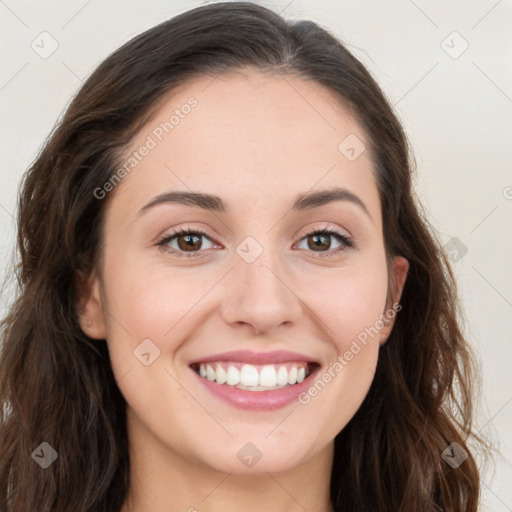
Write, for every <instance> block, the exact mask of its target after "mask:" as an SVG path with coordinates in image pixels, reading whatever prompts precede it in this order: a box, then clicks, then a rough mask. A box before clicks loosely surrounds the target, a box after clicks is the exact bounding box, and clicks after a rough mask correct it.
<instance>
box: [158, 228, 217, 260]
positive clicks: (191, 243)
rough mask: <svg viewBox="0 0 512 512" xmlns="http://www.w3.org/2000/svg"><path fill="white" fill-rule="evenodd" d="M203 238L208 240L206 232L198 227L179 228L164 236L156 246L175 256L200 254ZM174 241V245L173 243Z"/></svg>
mask: <svg viewBox="0 0 512 512" xmlns="http://www.w3.org/2000/svg"><path fill="white" fill-rule="evenodd" d="M203 239H207V240H209V241H210V243H211V240H210V238H209V237H208V235H207V234H206V233H204V232H203V231H201V230H198V229H181V230H180V231H177V232H175V233H171V234H170V235H167V236H165V237H164V238H162V239H161V240H160V241H159V242H158V244H157V245H158V246H159V247H161V248H162V250H164V251H166V252H170V253H172V254H174V255H176V256H188V257H194V256H200V251H201V250H202V249H204V247H202V245H203V243H204V242H203ZM175 243H176V245H174V244H175Z"/></svg>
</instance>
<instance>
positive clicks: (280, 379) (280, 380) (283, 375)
mask: <svg viewBox="0 0 512 512" xmlns="http://www.w3.org/2000/svg"><path fill="white" fill-rule="evenodd" d="M286 384H288V370H287V369H286V367H285V366H281V368H279V370H278V371H277V385H278V386H284V385H286Z"/></svg>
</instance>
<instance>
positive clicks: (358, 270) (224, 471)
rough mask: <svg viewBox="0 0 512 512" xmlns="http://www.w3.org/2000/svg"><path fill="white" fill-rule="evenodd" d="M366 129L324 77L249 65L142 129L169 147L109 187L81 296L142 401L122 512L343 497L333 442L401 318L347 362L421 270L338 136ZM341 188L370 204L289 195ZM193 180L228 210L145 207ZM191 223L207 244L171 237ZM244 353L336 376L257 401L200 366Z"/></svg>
mask: <svg viewBox="0 0 512 512" xmlns="http://www.w3.org/2000/svg"><path fill="white" fill-rule="evenodd" d="M192 96H193V97H194V98H195V99H196V100H197V106H195V108H193V109H191V110H190V112H189V113H188V114H187V115H184V116H183V117H181V118H180V120H179V123H178V124H176V126H174V128H173V129H172V131H169V133H164V134H163V136H162V137H161V139H162V140H158V139H157V137H156V135H155V132H154V130H155V129H156V128H157V127H158V126H159V125H160V124H161V123H164V122H166V121H169V118H170V116H171V115H172V113H173V111H174V109H176V108H178V109H179V108H180V107H181V106H182V105H184V104H186V103H187V99H189V98H190V97H192ZM187 111H188V109H187ZM156 133H159V132H158V131H157V132H156ZM350 134H355V135H356V136H357V137H358V138H359V139H360V140H361V141H362V142H364V141H367V139H366V135H365V133H364V132H363V130H362V129H361V127H360V126H359V125H358V124H357V122H356V121H355V120H354V118H353V117H352V116H351V115H350V114H349V112H348V110H346V109H345V108H344V107H343V105H341V104H340V103H339V102H338V101H337V100H336V99H335V98H334V97H333V96H332V95H331V93H329V91H327V90H326V89H324V88H322V86H320V85H319V84H316V83H312V82H305V81H303V80H301V79H298V78H295V77H290V76H286V77H285V78H284V77H283V76H277V75H270V74H263V73H261V72H259V71H256V70H253V69H246V70H244V72H243V74H230V75H221V76H219V77H217V78H216V79H214V80H213V81H212V78H206V77H204V78H201V79H196V80H194V81H191V82H189V83H187V84H186V86H183V87H181V88H180V89H178V90H175V91H173V92H172V94H171V95H169V96H167V97H166V98H164V99H163V100H162V102H161V103H160V105H159V108H158V111H157V113H156V115H155V117H154V118H153V119H152V120H151V121H150V122H149V123H148V125H147V126H146V127H145V128H144V129H142V130H141V131H140V133H139V134H138V135H137V137H136V140H134V141H133V144H132V146H131V148H130V150H129V151H128V152H127V157H128V156H129V155H130V154H131V153H133V151H135V150H136V149H137V148H140V147H141V146H142V145H144V144H145V141H147V140H148V137H151V138H152V139H153V140H154V141H155V142H156V146H155V147H154V148H152V149H151V150H150V151H149V152H148V154H147V155H146V156H144V158H142V159H141V161H140V162H139V163H138V164H137V166H136V167H135V168H134V169H133V170H132V171H131V172H130V173H129V174H128V175H126V176H125V177H124V178H123V179H122V181H121V182H120V183H119V184H118V185H117V186H116V188H115V190H114V191H113V192H110V196H109V197H108V198H107V199H108V201H109V202H108V208H107V210H106V220H105V232H104V241H105V248H104V253H103V259H102V260H101V265H100V266H99V268H97V269H96V271H95V272H94V273H93V274H92V275H91V276H88V281H87V283H85V285H84V293H83V299H82V301H81V314H82V318H83V320H82V329H83V330H84V332H85V333H86V334H88V335H89V336H90V337H93V338H96V339H98V340H102V339H106V340H107V343H108V347H109V351H110V357H111V363H112V368H113V371H114V374H115V376H116V379H117V381H118V385H119V388H120V390H121V392H122V393H123V395H124V397H125V398H126V401H127V404H128V409H127V417H128V432H129V438H130V457H131V485H130V490H129V496H128V499H127V500H126V502H125V504H124V505H123V509H122V512H145V511H148V510H151V511H153V512H164V511H165V512H169V511H182V512H186V511H189V512H193V511H194V510H197V511H200V512H214V511H221V510H222V511H223V512H231V511H240V510H244V511H247V512H252V511H260V510H265V511H267V512H274V511H279V512H281V511H283V510H287V511H290V512H295V511H301V512H303V511H304V510H308V511H311V512H313V511H315V512H328V511H330V510H332V508H331V504H330V497H329V483H330V474H331V468H332V459H333V447H334V438H335V436H336V434H337V433H338V432H340V431H341V430H342V429H343V428H344V426H345V425H346V424H347V423H348V422H349V420H350V419H351V418H352V417H353V415H354V414H355V412H356V411H357V410H358V408H359V407H360V405H361V403H362V402H363V400H364V398H365V396H366V394H367V392H368V389H369V387H370V384H371V382H372V379H373V371H374V370H375V367H376V364H377V359H378V352H379V347H380V345H381V344H382V343H385V341H386V340H387V338H388V336H389V333H390V331H391V329H392V326H393V322H394V319H395V318H396V315H394V316H393V317H392V318H391V319H390V320H389V321H388V322H387V323H386V325H384V327H382V326H380V327H381V328H380V329H379V332H378V334H377V335H375V336H372V337H369V338H368V341H367V343H366V344H365V345H363V344H361V343H359V345H360V348H361V350H360V351H358V352H357V353H355V354H354V355H353V357H351V358H350V360H346V359H344V360H345V361H346V363H347V364H346V365H344V367H343V370H342V371H337V372H336V371H333V370H332V367H333V363H334V362H335V361H336V360H337V357H338V355H342V356H343V354H346V352H347V351H350V350H351V347H353V342H354V340H356V339H357V336H358V335H359V334H360V333H361V332H363V331H364V329H365V328H368V327H370V326H374V325H376V322H377V321H378V320H379V319H380V318H382V316H381V315H383V314H386V313H387V312H389V311H390V310H392V307H393V304H396V303H398V301H399V299H400V294H401V292H402V289H403V284H404V281H405V278H406V275H407V270H408V262H407V261H406V260H405V259H404V258H400V257H397V258H395V260H394V262H393V266H392V267H391V268H390V269H389V271H390V273H391V274H389V275H388V268H387V266H386V260H385V252H384V241H383V235H382V217H381V211H380V208H381V207H380V200H379V195H378V190H377V185H376V183H375V179H374V176H373V172H372V162H371V161H370V157H369V154H368V152H367V151H363V152H362V154H361V155H360V156H359V157H358V158H356V159H354V160H353V161H351V160H350V159H348V158H347V157H346V154H344V153H343V152H340V150H339V149H338V146H339V144H340V142H342V141H343V140H344V139H345V138H346V137H347V136H349V135H350ZM161 135H162V134H161ZM366 146H368V144H366ZM334 187H339V188H345V189H348V190H349V191H350V192H351V193H353V194H355V195H356V196H357V197H358V198H359V199H360V200H361V202H362V203H363V204H364V205H365V208H366V210H367V211H365V209H364V208H363V207H361V206H360V205H359V204H356V202H353V201H349V200H336V201H331V202H328V203H326V204H322V205H320V206H317V207H314V208H310V209H304V210H297V211H295V210H292V209H291V206H292V204H293V202H294V201H295V199H296V198H297V197H298V195H300V194H304V193H308V192H316V191H319V190H324V189H332V188H334ZM178 190H179V191H186V192H191V191H194V192H202V193H208V194H214V195H216V196H219V197H220V198H222V200H223V201H224V202H225V203H226V204H227V210H226V211H225V212H220V211H216V212H214V211H208V210H205V209H202V208H199V207H197V206H193V205H183V204H176V203H160V204H158V205H155V206H154V207H152V208H148V209H147V210H145V211H144V212H143V213H140V210H141V209H142V208H143V207H144V206H145V205H147V204H148V203H150V202H151V201H152V200H153V199H154V198H155V197H157V196H159V195H160V194H163V193H165V192H169V191H178ZM180 228H189V229H190V230H192V231H194V230H195V229H200V230H201V231H204V232H205V233H206V236H201V235H197V236H199V240H197V242H196V247H198V249H193V250H191V249H188V250H187V245H186V240H185V238H184V236H183V235H181V237H175V238H174V239H172V241H168V242H167V243H166V245H165V246H158V242H159V240H161V239H162V238H163V237H165V236H166V235H168V234H172V233H173V232H174V231H175V230H179V229H180ZM324 228H328V229H334V230H336V231H337V232H338V233H340V234H341V235H344V236H346V237H349V238H350V239H351V240H352V241H353V244H354V245H353V247H347V246H345V245H344V242H342V241H339V239H337V238H336V237H334V236H332V235H324V236H325V237H326V238H325V239H320V240H318V239H317V242H320V243H319V244H318V245H317V246H315V244H314V243H313V242H312V240H313V241H314V233H315V232H317V231H319V230H321V229H324ZM247 237H252V240H254V241H256V242H257V246H259V247H261V249H262V252H261V254H259V256H258V257H257V258H256V259H255V260H254V261H253V262H251V263H248V262H247V261H246V260H245V259H244V258H243V257H241V256H240V254H239V253H237V250H236V249H237V247H239V246H240V244H241V243H242V242H244V241H246V238H247ZM184 240H185V241H184ZM257 246H256V245H252V246H243V247H248V248H249V250H251V251H253V250H255V247H257ZM315 247H318V248H316V249H315ZM340 248H341V249H340ZM171 251H176V253H178V252H179V253H181V254H182V256H181V257H180V256H178V255H177V254H176V253H173V252H171ZM185 253H186V254H190V253H195V255H194V256H192V257H187V256H186V254H185ZM389 279H392V280H394V282H395V283H396V284H397V292H396V294H395V296H393V297H392V299H391V300H387V292H388V284H389ZM88 320H90V321H91V323H90V325H88V324H87V321H88ZM145 339H149V340H151V343H152V344H153V345H148V346H150V347H152V346H156V347H158V350H159V351H160V353H159V355H158V356H157V357H156V358H154V360H153V362H151V364H149V365H148V366H146V365H145V364H143V363H141V361H140V360H139V359H138V358H137V357H134V350H136V349H137V347H138V346H139V345H140V344H141V342H142V341H143V340H145ZM98 342H99V343H102V342H103V341H98ZM238 349H247V350H253V351H255V352H267V351H271V350H291V351H295V352H299V353H301V354H305V355H308V356H311V357H313V358H315V359H316V360H317V361H318V362H319V363H320V365H321V370H320V372H319V374H318V375H319V376H321V375H322V374H323V373H325V372H327V370H328V369H329V368H331V376H332V375H333V373H334V375H335V376H334V377H332V378H331V379H330V381H329V383H328V384H327V385H326V386H325V387H324V388H323V389H322V390H321V391H319V392H318V394H317V395H316V396H314V397H310V398H311V399H310V401H309V402H308V403H299V401H294V402H293V403H291V404H289V405H286V406H285V407H283V408H280V409H277V410H273V411H246V410H241V409H238V408H236V407H233V406H232V405H229V404H227V403H225V402H223V401H221V400H219V399H218V398H217V397H216V396H214V395H212V393H211V392H210V391H209V390H208V389H206V388H205V387H204V386H203V385H202V383H201V382H200V378H199V377H198V375H197V374H196V373H195V372H194V371H193V370H192V369H191V368H190V367H189V363H190V361H192V360H193V359H197V358H200V357H203V356H209V355H211V354H214V353H218V352H224V351H230V350H238ZM151 357H152V358H153V357H154V356H153V355H152V356H151ZM319 378H320V377H319ZM248 442H250V443H252V444H253V445H255V446H256V447H257V448H258V450H259V452H260V453H261V458H260V459H259V460H258V462H257V463H256V464H255V465H254V466H252V467H247V466H246V465H244V464H243V463H242V462H241V460H240V459H239V458H238V457H237V453H238V452H239V450H240V449H241V448H242V447H243V446H244V445H246V443H248Z"/></svg>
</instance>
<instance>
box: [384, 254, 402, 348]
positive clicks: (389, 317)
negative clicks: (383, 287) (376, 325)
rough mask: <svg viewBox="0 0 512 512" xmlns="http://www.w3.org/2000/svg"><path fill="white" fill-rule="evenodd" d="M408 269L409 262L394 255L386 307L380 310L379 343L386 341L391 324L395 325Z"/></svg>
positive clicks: (391, 327)
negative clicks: (382, 325) (381, 325)
mask: <svg viewBox="0 0 512 512" xmlns="http://www.w3.org/2000/svg"><path fill="white" fill-rule="evenodd" d="M408 271H409V262H408V261H407V260H406V259H405V258H403V257H402V256H395V258H394V259H393V268H392V269H391V277H390V280H391V284H390V290H389V292H388V298H387V301H386V307H385V309H384V311H383V312H382V321H383V323H384V327H383V328H382V329H381V331H380V334H379V344H380V345H383V344H384V343H386V341H387V339H388V338H389V335H390V334H391V331H392V330H393V326H394V325H395V320H396V316H397V315H398V312H399V310H400V309H401V306H400V304H399V303H400V297H401V296H402V291H403V289H404V285H405V280H406V278H407V273H408Z"/></svg>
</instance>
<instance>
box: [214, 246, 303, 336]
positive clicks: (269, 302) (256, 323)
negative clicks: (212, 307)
mask: <svg viewBox="0 0 512 512" xmlns="http://www.w3.org/2000/svg"><path fill="white" fill-rule="evenodd" d="M234 260H235V261H234V268H233V270H232V271H231V272H230V273H229V277H228V280H227V282H226V285H225V286H226V290H225V294H226V295H225V299H224V300H223V303H222V308H221V309H222V315H223V318H224V320H225V321H226V322H228V323H229V324H231V325H238V326H240V325H245V326H250V327H251V328H252V330H253V332H252V334H253V335H261V334H266V333H270V332H272V331H275V330H277V329H278V328H279V327H280V326H283V325H288V327H291V326H292V325H294V324H295V323H296V322H297V321H298V319H299V318H300V315H301V314H302V313H303V307H302V303H301V301H300V299H299V297H298V295H297V292H296V291H295V290H294V289H293V282H292V279H291V277H290V273H289V272H286V270H285V267H284V265H280V264H278V263H277V259H276V258H274V257H272V258H271V257H270V251H266V250H264V251H263V253H262V254H261V255H260V256H259V257H258V258H257V259H256V260H255V261H254V262H252V263H248V262H246V261H244V260H243V259H242V258H241V257H239V256H238V255H236V256H235V258H234Z"/></svg>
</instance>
